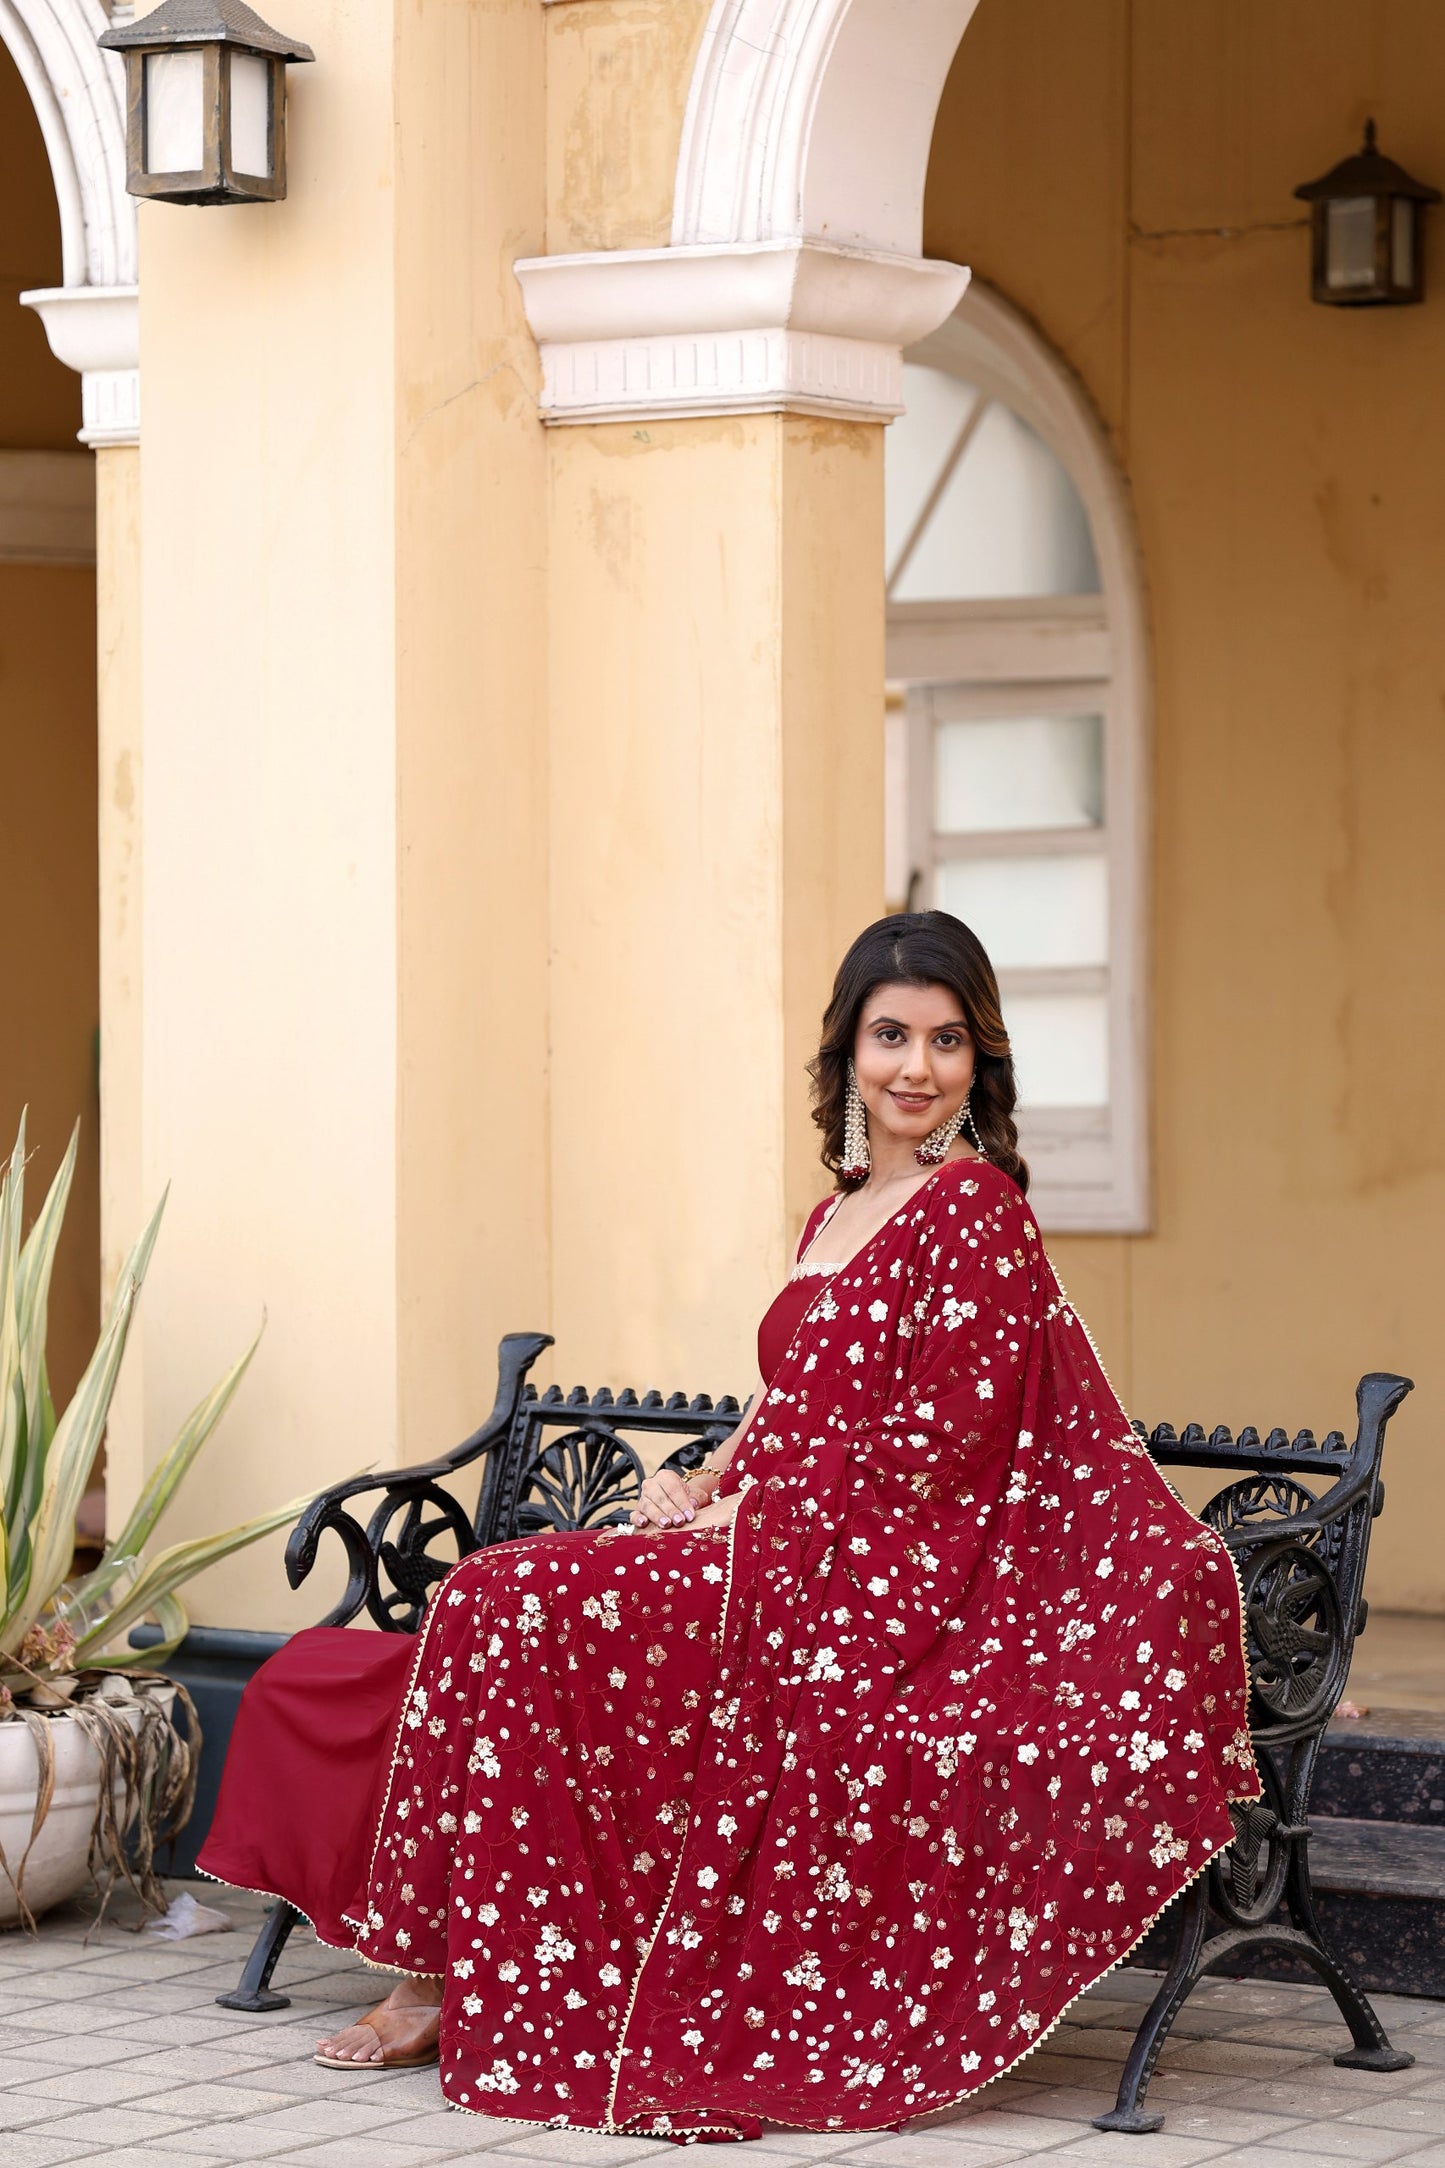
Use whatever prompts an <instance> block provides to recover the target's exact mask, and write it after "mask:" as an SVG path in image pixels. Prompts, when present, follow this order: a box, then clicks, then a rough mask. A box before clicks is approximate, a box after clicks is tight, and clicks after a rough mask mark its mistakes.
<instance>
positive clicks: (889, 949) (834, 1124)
mask: <svg viewBox="0 0 1445 2168" xmlns="http://www.w3.org/2000/svg"><path fill="white" fill-rule="evenodd" d="M900 985H901V986H946V987H947V988H948V991H949V992H950V993H951V994H952V995H953V996H954V997H955V999H956V1000H957V1002H958V1005H959V1007H960V1008H961V1009H962V1011H963V1016H964V1021H965V1022H966V1024H967V1025H968V1030H969V1036H970V1038H971V1039H972V1040H973V1045H974V1062H975V1067H974V1077H973V1086H972V1096H971V1098H970V1100H969V1110H970V1112H971V1114H972V1116H973V1121H974V1125H975V1126H976V1128H977V1130H978V1134H979V1136H980V1138H981V1139H982V1142H983V1148H984V1151H985V1152H986V1153H987V1155H988V1157H989V1159H990V1160H991V1161H992V1162H993V1164H994V1166H996V1167H1001V1168H1002V1169H1003V1171H1004V1173H1005V1174H1006V1175H1008V1176H1009V1177H1010V1179H1011V1180H1013V1181H1014V1182H1016V1183H1017V1184H1018V1186H1019V1188H1020V1189H1022V1190H1027V1188H1028V1186H1029V1170H1028V1168H1027V1166H1026V1165H1025V1163H1024V1161H1023V1160H1022V1159H1020V1158H1019V1149H1018V1131H1017V1129H1016V1128H1015V1127H1014V1120H1013V1111H1014V1106H1015V1103H1016V1101H1017V1098H1018V1091H1017V1088H1016V1086H1015V1083H1014V1065H1013V1056H1012V1054H1011V1053H1010V1051H1009V1041H1008V1033H1007V1032H1006V1031H1005V1030H1004V1027H1003V1015H1002V1013H1001V1011H1000V1008H999V999H998V980H997V979H996V978H995V977H994V971H993V965H992V964H991V963H990V962H989V960H988V957H987V955H986V954H985V952H984V947H983V943H982V942H981V941H980V940H979V938H978V936H977V934H974V933H971V932H970V931H969V929H968V927H967V926H965V925H964V923H963V921H962V920H961V919H957V918H954V917H952V916H951V915H950V913H949V912H947V911H901V912H899V913H898V914H897V915H896V916H895V917H892V918H880V919H879V920H878V921H877V922H876V924H874V925H872V926H869V927H866V928H865V929H864V931H863V932H862V933H860V934H859V936H858V938H857V940H856V941H855V942H854V943H853V946H852V947H851V948H850V949H849V951H848V953H847V955H846V956H845V957H844V958H843V961H842V963H841V964H840V965H839V967H838V976H837V978H836V979H835V980H834V981H833V998H832V1000H831V1001H830V1002H829V1003H828V1007H827V1009H826V1011H825V1013H824V1016H823V1038H822V1043H821V1045H820V1046H819V1048H818V1052H817V1054H816V1056H815V1057H814V1059H813V1060H812V1061H810V1062H809V1064H808V1074H809V1075H810V1076H811V1077H812V1079H813V1120H814V1121H815V1122H816V1123H817V1125H818V1127H819V1128H820V1129H821V1130H822V1132H823V1152H822V1158H823V1165H824V1166H825V1167H826V1168H827V1169H828V1171H829V1173H830V1174H831V1175H832V1176H833V1178H834V1180H835V1181H836V1182H837V1184H838V1187H839V1188H840V1189H843V1188H846V1187H847V1184H846V1183H845V1182H844V1180H843V1177H842V1174H841V1173H840V1171H839V1170H840V1168H841V1166H842V1161H843V1102H844V1095H845V1093H846V1091H847V1087H848V1063H849V1060H850V1059H851V1057H852V1053H853V1047H854V1044H855V1042H856V1040H857V1036H858V1019H859V1018H860V1017H861V1015H862V1014H863V1007H864V1004H865V1002H866V1001H867V1000H868V997H869V995H870V994H872V993H874V992H875V991H876V990H877V988H878V987H880V986H900Z"/></svg>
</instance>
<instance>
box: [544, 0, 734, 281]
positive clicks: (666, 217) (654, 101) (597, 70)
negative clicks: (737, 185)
mask: <svg viewBox="0 0 1445 2168" xmlns="http://www.w3.org/2000/svg"><path fill="white" fill-rule="evenodd" d="M708 7H709V0H558V4H556V5H554V6H552V7H549V8H548V9H547V10H546V25H547V253H548V254H549V255H552V256H565V255H569V254H571V253H574V252H576V251H580V250H583V249H599V248H663V247H665V246H666V244H667V243H668V241H669V240H670V239H671V237H672V234H671V228H672V197H673V180H674V176H675V174H676V171H677V151H678V145H679V143H680V141H681V139H682V118H683V113H684V110H685V108H686V106H687V93H688V86H689V83H690V82H691V79H692V70H693V62H694V60H695V58H696V54H697V49H698V45H699V43H700V41H701V38H702V32H703V27H704V25H705V23H706V21H707V17H708Z"/></svg>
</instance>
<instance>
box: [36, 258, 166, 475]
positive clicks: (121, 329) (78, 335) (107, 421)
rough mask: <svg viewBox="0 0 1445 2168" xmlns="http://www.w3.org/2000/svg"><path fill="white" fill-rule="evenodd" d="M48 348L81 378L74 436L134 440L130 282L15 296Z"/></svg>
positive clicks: (134, 297) (133, 293)
mask: <svg viewBox="0 0 1445 2168" xmlns="http://www.w3.org/2000/svg"><path fill="white" fill-rule="evenodd" d="M20 299H21V300H22V301H23V302H24V304H25V306H26V308H28V309H34V311H35V313H36V315H37V316H38V317H39V318H40V321H41V322H42V323H43V324H44V326H45V336H46V337H47V338H48V339H49V341H50V346H51V351H52V353H53V354H54V355H55V357H56V359H57V360H58V361H63V362H64V363H65V365H66V367H67V368H70V369H76V370H78V371H79V372H80V377H81V414H82V424H81V429H80V441H81V443H82V444H88V445H89V446H90V447H91V449H92V451H94V450H96V449H98V448H99V447H100V446H102V445H107V444H138V443H139V442H140V297H139V289H138V288H137V287H135V286H42V287H34V288H32V289H31V291H30V292H29V293H24V294H22V295H21V296H20Z"/></svg>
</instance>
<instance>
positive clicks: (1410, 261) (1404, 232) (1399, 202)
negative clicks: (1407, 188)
mask: <svg viewBox="0 0 1445 2168" xmlns="http://www.w3.org/2000/svg"><path fill="white" fill-rule="evenodd" d="M1390 281H1391V284H1392V285H1394V286H1397V287H1399V288H1400V289H1401V291H1402V292H1406V293H1408V292H1409V291H1410V289H1411V288H1412V287H1413V286H1414V284H1415V206H1414V204H1413V203H1412V202H1411V201H1410V199H1409V197H1408V196H1395V197H1394V198H1393V199H1392V200H1391V203H1390Z"/></svg>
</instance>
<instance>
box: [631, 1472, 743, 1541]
mask: <svg viewBox="0 0 1445 2168" xmlns="http://www.w3.org/2000/svg"><path fill="white" fill-rule="evenodd" d="M701 1489H702V1486H701V1485H692V1484H689V1482H688V1480H687V1479H686V1477H684V1476H681V1475H679V1474H678V1473H677V1471H676V1470H675V1469H673V1468H661V1469H659V1470H658V1472H657V1474H656V1475H650V1476H647V1477H645V1478H644V1480H643V1485H642V1494H641V1496H640V1497H639V1499H638V1501H637V1504H636V1505H635V1506H634V1507H633V1509H632V1513H631V1515H630V1516H629V1519H630V1523H631V1526H632V1527H633V1528H639V1529H641V1528H659V1529H675V1528H718V1527H724V1528H725V1527H726V1526H727V1524H728V1522H729V1521H730V1520H731V1519H732V1517H733V1514H734V1513H735V1512H736V1511H737V1494H736V1493H734V1495H733V1496H732V1497H730V1498H719V1499H716V1500H714V1499H713V1498H712V1497H711V1496H710V1495H709V1497H708V1498H707V1499H706V1501H704V1500H702V1499H701V1498H700V1497H699V1495H698V1493H699V1491H700V1490H701Z"/></svg>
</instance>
